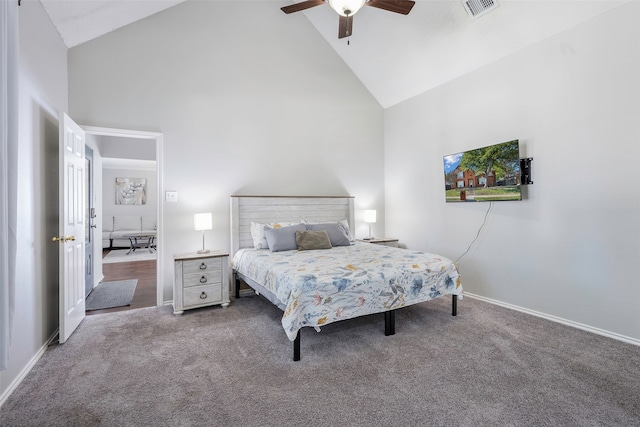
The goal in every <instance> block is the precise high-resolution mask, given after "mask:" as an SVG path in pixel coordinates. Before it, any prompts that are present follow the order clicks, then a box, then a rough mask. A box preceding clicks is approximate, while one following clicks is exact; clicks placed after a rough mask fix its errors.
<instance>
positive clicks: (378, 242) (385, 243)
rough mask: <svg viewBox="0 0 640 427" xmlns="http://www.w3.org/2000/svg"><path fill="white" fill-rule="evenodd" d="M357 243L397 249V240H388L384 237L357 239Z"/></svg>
mask: <svg viewBox="0 0 640 427" xmlns="http://www.w3.org/2000/svg"><path fill="white" fill-rule="evenodd" d="M357 240H358V242H365V243H373V244H374V245H382V246H391V247H394V248H397V247H398V239H389V238H386V237H373V238H371V239H369V240H365V239H357Z"/></svg>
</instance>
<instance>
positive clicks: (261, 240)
mask: <svg viewBox="0 0 640 427" xmlns="http://www.w3.org/2000/svg"><path fill="white" fill-rule="evenodd" d="M295 224H299V222H272V223H270V224H261V223H259V222H253V221H252V222H251V238H252V239H253V248H254V249H269V244H268V242H267V238H266V237H265V235H264V228H265V227H269V228H282V227H288V226H290V225H295Z"/></svg>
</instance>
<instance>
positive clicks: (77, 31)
mask: <svg viewBox="0 0 640 427" xmlns="http://www.w3.org/2000/svg"><path fill="white" fill-rule="evenodd" d="M183 1H184V0H41V2H42V4H43V5H44V8H45V10H46V11H47V13H48V14H49V16H50V17H51V20H52V22H53V24H54V25H55V26H56V28H57V29H58V31H59V33H60V35H61V36H62V39H63V41H64V43H65V44H66V45H67V47H69V48H71V47H74V46H77V45H79V44H82V43H85V42H87V41H89V40H92V39H94V38H97V37H100V36H101V35H103V34H106V33H108V32H111V31H114V30H116V29H118V28H120V27H123V26H125V25H129V24H131V23H134V22H136V21H138V20H140V19H143V18H146V17H147V16H150V15H153V14H155V13H158V12H160V11H162V10H164V9H167V8H170V7H173V6H175V5H177V4H179V3H182V2H183ZM199 1H229V0H199ZM236 1H238V0H236ZM253 1H261V2H270V3H273V7H274V8H280V7H282V6H285V5H289V4H292V3H296V1H287V0H285V1H274V0H253ZM495 1H497V3H498V6H499V7H497V8H495V9H493V10H492V11H490V12H488V13H486V14H484V15H482V16H480V17H477V18H475V19H472V18H471V17H470V16H469V14H468V13H467V11H466V10H465V8H464V6H463V3H462V1H461V0H417V1H416V4H415V6H414V7H413V10H412V11H411V13H410V14H409V15H406V16H405V15H400V14H396V13H391V12H387V11H383V10H380V9H376V8H372V7H364V8H362V9H361V10H360V11H359V12H358V13H357V14H356V15H354V17H353V19H354V24H353V35H352V36H351V37H349V38H348V39H346V38H345V39H338V15H337V13H336V12H335V11H333V10H332V9H331V8H330V7H329V6H328V5H321V6H318V7H314V8H311V9H308V10H306V11H304V12H298V13H294V14H291V15H289V16H288V18H289V19H306V20H308V22H310V25H313V26H314V27H315V28H316V30H317V31H318V32H319V33H320V34H321V35H322V36H323V37H324V38H325V39H326V40H327V42H328V43H329V44H330V45H331V46H332V48H333V49H334V50H335V51H336V52H337V54H338V55H339V56H340V57H341V58H342V59H343V60H344V62H345V63H346V64H347V65H348V66H349V67H350V68H351V70H352V71H353V72H354V73H355V74H356V76H357V77H358V78H359V79H360V80H361V81H362V83H363V84H364V85H365V86H366V87H367V89H368V90H369V91H370V92H371V94H372V95H373V96H374V97H375V98H376V99H377V100H378V102H379V103H380V104H381V105H382V106H383V107H385V108H386V107H390V106H392V105H394V104H397V103H399V102H402V101H404V100H406V99H408V98H411V97H413V96H416V95H418V94H420V93H423V92H425V91H427V90H429V89H432V88H434V87H436V86H438V85H440V84H443V83H446V82H447V81H449V80H452V79H454V78H456V77H459V76H462V75H464V74H465V73H468V72H470V71H473V70H475V69H478V68H480V67H482V66H484V65H487V64H489V63H491V62H494V61H496V60H498V59H500V58H502V57H505V56H507V55H509V54H511V53H514V52H517V51H518V50H521V49H523V48H525V47H527V46H530V45H532V44H534V43H537V42H539V41H541V40H544V39H546V38H548V37H551V36H552V35H555V34H558V33H560V32H562V31H565V30H567V29H569V28H571V27H574V26H576V25H579V24H580V23H582V22H585V21H587V20H589V19H591V18H593V17H595V16H597V15H600V14H602V13H605V12H607V11H608V10H611V9H613V8H615V7H618V6H620V5H621V4H624V3H626V2H628V1H632V0H566V1H564V0H495ZM246 3H247V5H248V6H250V3H251V1H246Z"/></svg>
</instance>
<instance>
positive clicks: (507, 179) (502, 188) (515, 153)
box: [444, 139, 522, 202]
mask: <svg viewBox="0 0 640 427" xmlns="http://www.w3.org/2000/svg"><path fill="white" fill-rule="evenodd" d="M444 182H445V193H446V200H447V202H492V201H500V200H522V193H521V191H520V148H519V145H518V140H517V139H516V140H513V141H508V142H503V143H502V144H496V145H490V146H488V147H483V148H477V149H475V150H469V151H465V152H462V153H457V154H451V155H448V156H445V157H444Z"/></svg>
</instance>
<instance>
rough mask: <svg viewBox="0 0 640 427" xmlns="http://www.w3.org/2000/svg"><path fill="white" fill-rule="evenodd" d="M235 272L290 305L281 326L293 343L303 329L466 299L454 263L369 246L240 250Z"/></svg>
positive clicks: (424, 253) (237, 254) (235, 260)
mask: <svg viewBox="0 0 640 427" xmlns="http://www.w3.org/2000/svg"><path fill="white" fill-rule="evenodd" d="M231 268H233V269H234V270H236V271H238V272H240V273H241V274H243V275H245V276H246V277H248V278H250V279H252V280H254V281H255V282H257V283H259V284H261V285H262V286H264V287H265V288H267V289H268V290H270V291H271V292H272V293H273V294H274V295H275V296H276V297H277V298H278V300H280V301H281V302H282V303H283V304H284V306H286V309H285V311H284V315H283V316H282V326H283V327H284V330H285V331H286V333H287V336H288V337H289V339H290V340H291V341H293V340H295V338H296V335H297V333H298V330H299V329H300V328H302V327H304V326H313V327H321V326H323V325H326V324H329V323H332V322H336V321H338V320H344V319H350V318H353V317H358V316H364V315H367V314H372V313H380V312H384V311H388V310H393V309H397V308H401V307H404V306H408V305H412V304H416V303H419V302H423V301H428V300H431V299H434V298H437V297H439V296H441V295H445V294H451V295H459V297H462V285H461V283H460V277H459V276H458V271H457V270H456V268H455V265H454V263H453V262H452V261H451V260H449V259H447V258H445V257H442V256H439V255H434V254H430V253H426V252H417V251H411V250H407V249H398V248H392V247H388V246H381V245H375V244H370V243H356V244H355V245H352V246H339V247H334V248H332V249H325V250H313V251H283V252H270V251H269V250H268V249H258V250H256V249H241V250H239V251H238V252H237V253H236V254H235V256H234V257H233V259H232V261H231Z"/></svg>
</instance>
